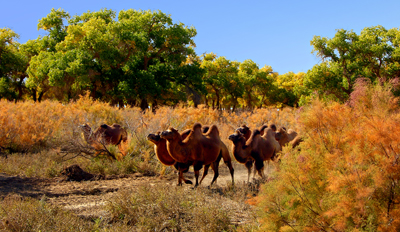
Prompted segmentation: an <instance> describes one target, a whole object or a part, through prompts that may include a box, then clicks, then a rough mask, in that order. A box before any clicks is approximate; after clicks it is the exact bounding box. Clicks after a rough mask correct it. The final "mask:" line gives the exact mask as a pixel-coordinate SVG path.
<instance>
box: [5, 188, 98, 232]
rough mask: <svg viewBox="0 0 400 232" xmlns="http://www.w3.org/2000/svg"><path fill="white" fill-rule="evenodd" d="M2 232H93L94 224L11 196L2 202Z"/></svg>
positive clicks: (53, 207)
mask: <svg viewBox="0 0 400 232" xmlns="http://www.w3.org/2000/svg"><path fill="white" fill-rule="evenodd" d="M0 222H1V223H0V230H1V231H15V232H22V231H93V229H95V226H94V223H91V222H88V221H85V220H84V219H81V218H79V217H78V216H76V215H74V214H73V213H72V212H68V211H65V210H62V209H60V208H58V207H55V206H52V205H50V204H48V203H46V202H45V199H42V200H35V199H31V198H25V199H23V198H21V197H19V196H15V195H10V196H7V197H5V198H4V199H2V200H0Z"/></svg>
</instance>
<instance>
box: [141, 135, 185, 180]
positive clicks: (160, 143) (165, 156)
mask: <svg viewBox="0 0 400 232" xmlns="http://www.w3.org/2000/svg"><path fill="white" fill-rule="evenodd" d="M191 131H192V130H185V131H183V132H182V133H181V137H182V138H183V139H185V138H186V137H187V136H188V135H189V134H190V132H191ZM147 139H148V140H149V141H150V142H152V143H154V151H155V153H156V155H157V158H158V160H159V161H160V162H161V163H162V164H164V165H166V166H171V165H174V167H175V168H176V170H178V171H180V170H181V171H182V172H187V171H188V170H189V166H190V165H191V163H186V164H185V163H179V162H176V160H174V159H173V158H172V157H171V156H170V155H169V153H168V150H167V140H165V139H164V138H161V136H160V132H157V133H155V134H149V135H148V136H147ZM183 181H184V182H185V183H186V184H192V181H190V180H187V179H185V178H183ZM180 183H182V180H180V179H178V185H179V184H180Z"/></svg>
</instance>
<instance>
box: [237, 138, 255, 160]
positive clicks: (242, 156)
mask: <svg viewBox="0 0 400 232" xmlns="http://www.w3.org/2000/svg"><path fill="white" fill-rule="evenodd" d="M250 154H251V147H250V146H246V145H245V143H244V142H243V141H239V142H238V143H236V144H234V146H233V155H234V156H235V159H236V160H237V161H238V162H239V163H246V162H247V160H248V158H249V157H250Z"/></svg>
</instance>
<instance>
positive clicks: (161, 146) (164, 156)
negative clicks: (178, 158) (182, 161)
mask: <svg viewBox="0 0 400 232" xmlns="http://www.w3.org/2000/svg"><path fill="white" fill-rule="evenodd" d="M154 150H155V152H156V155H157V158H158V160H160V162H161V163H162V164H164V165H167V166H171V165H173V164H174V163H175V160H174V159H173V158H172V157H171V156H170V155H169V152H168V150H167V141H166V140H161V141H159V142H158V144H157V145H154Z"/></svg>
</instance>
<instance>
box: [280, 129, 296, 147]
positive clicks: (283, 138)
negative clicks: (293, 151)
mask: <svg viewBox="0 0 400 232" xmlns="http://www.w3.org/2000/svg"><path fill="white" fill-rule="evenodd" d="M297 136H298V134H297V132H296V131H294V130H292V129H289V130H286V128H285V127H281V128H279V130H278V132H276V134H275V139H276V140H277V141H278V142H279V145H281V147H283V146H285V145H286V144H288V143H289V142H291V141H293V140H294V139H295V138H296V137H297ZM299 140H301V138H298V139H296V144H297V145H298V143H300V142H298V141H299ZM297 145H295V146H297ZM292 146H293V145H292Z"/></svg>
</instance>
